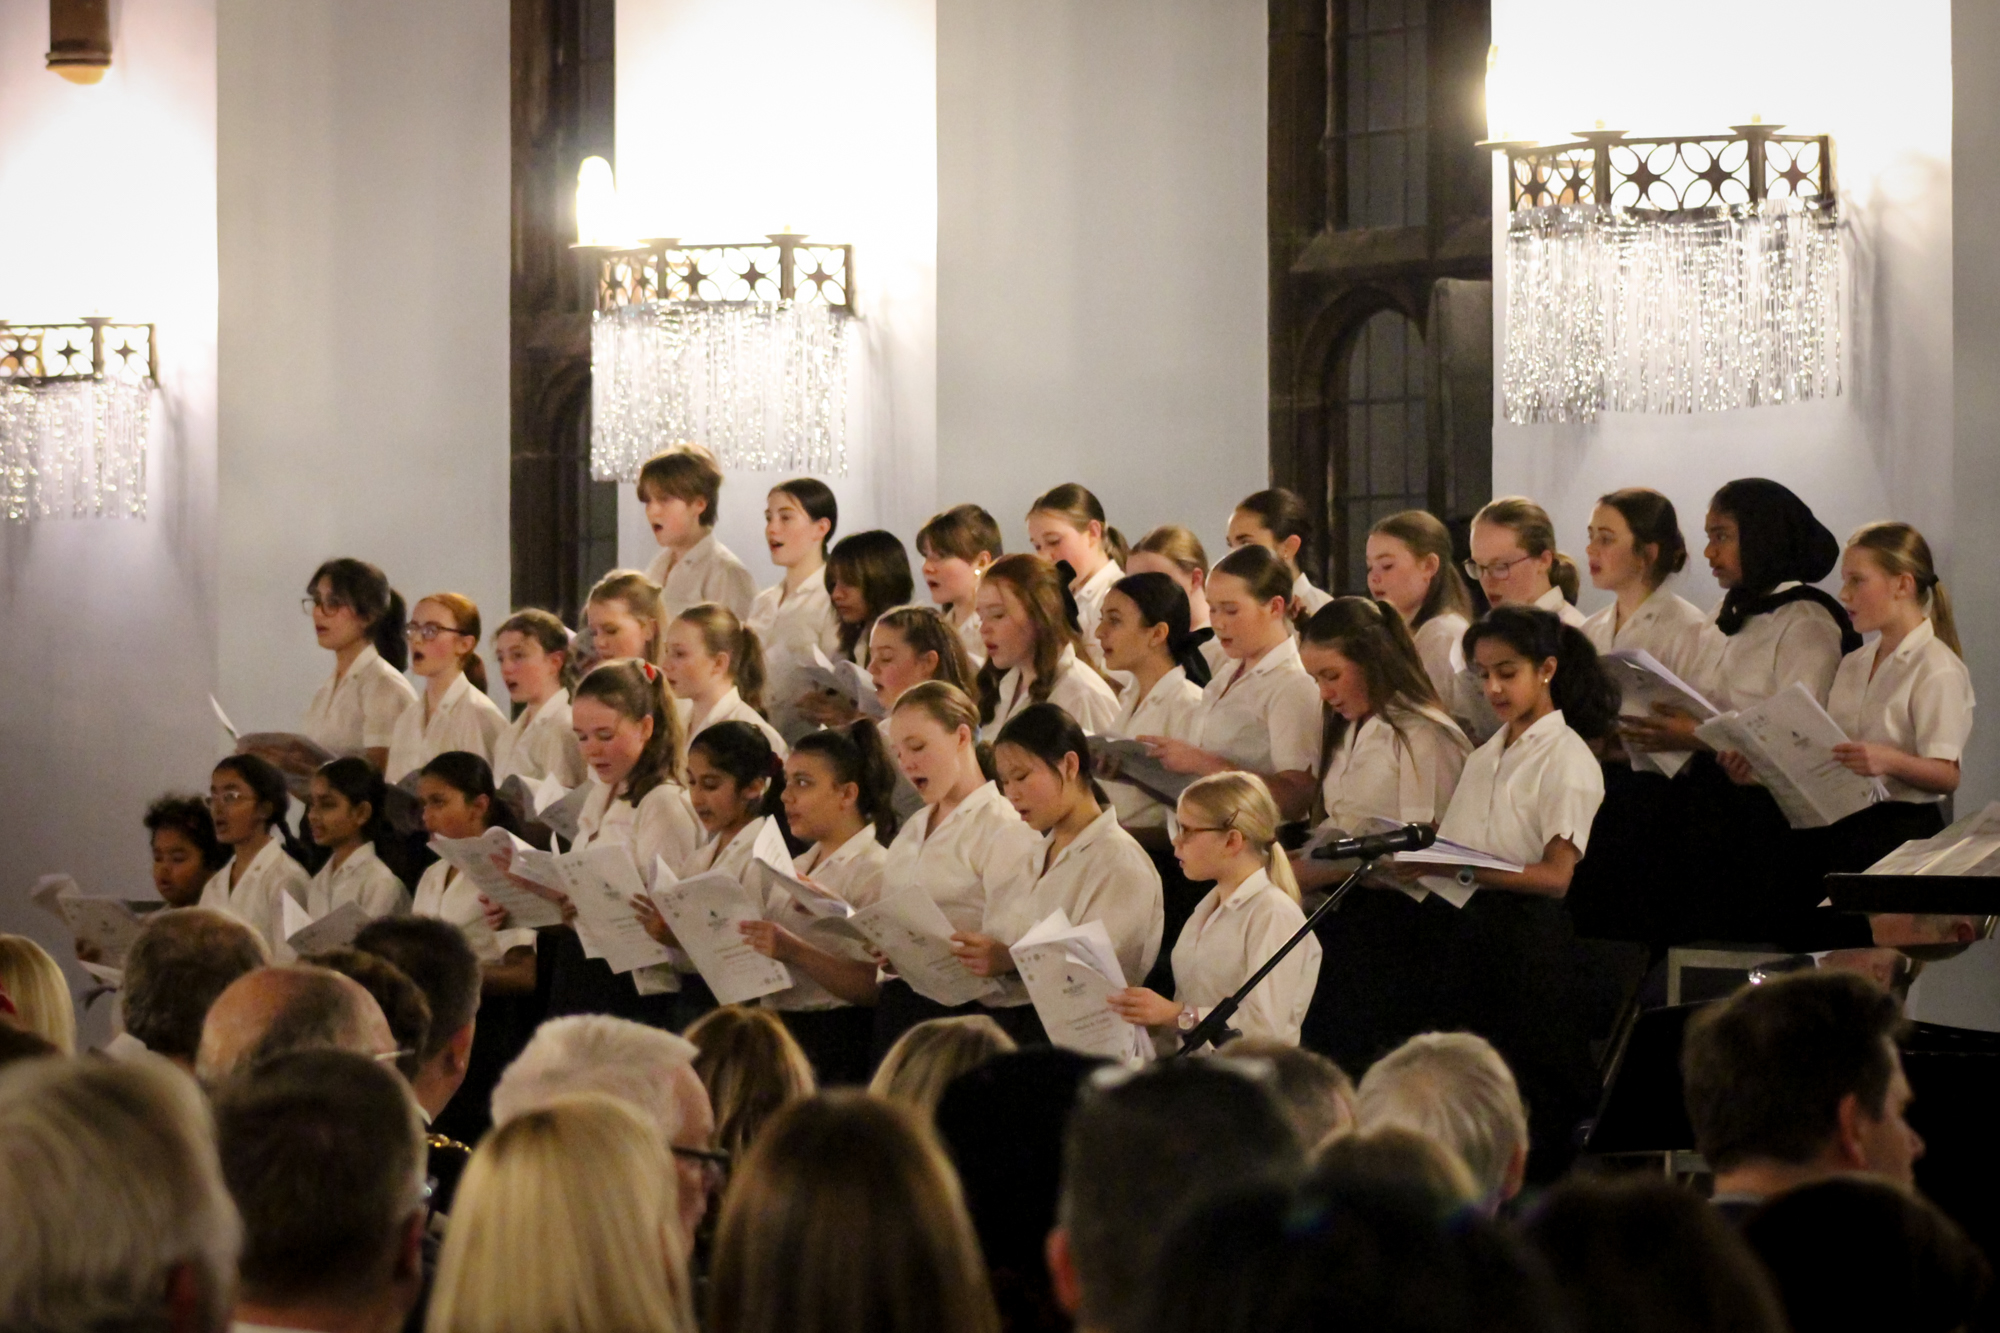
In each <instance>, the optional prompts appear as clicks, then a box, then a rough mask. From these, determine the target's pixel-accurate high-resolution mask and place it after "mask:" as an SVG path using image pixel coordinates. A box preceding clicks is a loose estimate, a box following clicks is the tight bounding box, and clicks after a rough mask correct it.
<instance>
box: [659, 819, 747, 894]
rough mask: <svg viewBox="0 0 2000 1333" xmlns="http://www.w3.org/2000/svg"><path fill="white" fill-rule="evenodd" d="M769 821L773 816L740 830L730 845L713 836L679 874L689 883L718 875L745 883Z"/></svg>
mask: <svg viewBox="0 0 2000 1333" xmlns="http://www.w3.org/2000/svg"><path fill="white" fill-rule="evenodd" d="M768 818H770V816H769V815H759V816H757V817H756V818H755V819H753V820H751V821H750V822H749V823H747V824H745V825H744V826H743V827H742V828H740V829H737V830H736V832H735V834H734V835H733V836H732V837H731V838H730V839H729V842H728V843H727V844H726V845H725V844H723V843H722V842H719V841H718V840H717V839H716V837H715V835H713V834H710V835H709V837H708V840H707V841H706V842H704V843H702V845H701V846H700V847H697V848H696V849H695V853H694V856H693V858H692V859H691V860H689V862H688V864H687V869H686V870H683V871H680V872H678V873H679V874H680V876H681V878H682V879H689V878H692V877H693V876H695V875H705V874H708V873H709V872H710V871H714V872H715V873H717V874H720V875H728V876H730V877H731V878H733V879H737V880H741V879H742V878H743V875H744V873H745V872H746V871H748V870H749V869H750V858H751V857H752V856H754V855H756V852H757V835H758V834H759V833H762V832H763V831H764V821H765V820H766V819H768ZM652 868H653V867H652V863H651V862H647V864H646V869H647V870H648V871H649V872H650V871H651V870H652ZM647 878H648V879H650V878H651V875H650V874H648V876H647Z"/></svg>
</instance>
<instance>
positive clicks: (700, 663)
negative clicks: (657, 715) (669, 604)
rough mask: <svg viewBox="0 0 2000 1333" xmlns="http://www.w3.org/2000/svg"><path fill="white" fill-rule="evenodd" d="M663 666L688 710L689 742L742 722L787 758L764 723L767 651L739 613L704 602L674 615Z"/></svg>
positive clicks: (780, 739) (773, 731) (773, 730)
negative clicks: (710, 730)
mask: <svg viewBox="0 0 2000 1333" xmlns="http://www.w3.org/2000/svg"><path fill="white" fill-rule="evenodd" d="M661 666H662V667H663V669H664V670H665V671H666V673H667V684H669V685H671V686H672V687H673V691H674V695H675V697H676V698H678V699H680V700H681V702H682V703H684V704H686V705H687V716H686V721H687V734H688V735H689V737H691V738H692V737H695V736H699V735H700V734H701V733H702V732H703V731H706V730H707V729H708V728H710V727H712V726H715V725H716V724H717V723H719V722H743V723H747V724H749V725H750V726H753V727H755V728H757V729H758V730H759V731H761V732H763V733H764V735H765V737H766V738H768V740H769V741H770V743H771V746H772V748H773V749H774V750H776V751H777V753H778V755H779V757H780V758H782V757H783V756H784V753H785V738H784V737H783V736H780V735H779V734H778V729H777V728H776V727H773V726H772V725H771V724H770V723H769V722H767V721H765V720H764V713H763V708H764V646H763V644H761V643H759V642H758V640H757V631H756V630H754V629H751V628H750V627H749V626H747V625H745V624H744V623H743V622H742V621H740V620H738V619H737V618H736V613H735V612H733V611H731V610H730V609H729V608H728V607H726V606H718V605H716V604H715V603H714V602H702V603H700V604H698V605H695V606H691V607H689V608H687V609H686V610H685V611H682V612H681V613H680V614H679V615H677V616H675V617H674V619H673V622H672V623H671V624H669V625H668V626H667V651H666V656H665V660H664V661H663V662H662V663H661Z"/></svg>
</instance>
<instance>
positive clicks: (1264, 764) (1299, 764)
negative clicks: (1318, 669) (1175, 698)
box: [1195, 638, 1320, 774]
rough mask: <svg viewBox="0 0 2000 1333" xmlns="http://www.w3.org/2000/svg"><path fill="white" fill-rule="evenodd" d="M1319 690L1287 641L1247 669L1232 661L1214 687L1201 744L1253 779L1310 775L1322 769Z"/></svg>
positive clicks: (1200, 729) (1205, 707)
mask: <svg viewBox="0 0 2000 1333" xmlns="http://www.w3.org/2000/svg"><path fill="white" fill-rule="evenodd" d="M1319 708H1320V704H1319V686H1318V685H1316V684H1314V683H1313V678H1312V677H1311V676H1309V675H1307V674H1306V669H1305V667H1304V666H1303V665H1302V664H1301V663H1300V662H1299V644H1298V640H1296V639H1293V638H1286V639H1284V640H1283V641H1281V642H1280V643H1279V644H1278V646H1277V647H1275V648H1273V649H1271V650H1270V651H1269V652H1267V653H1265V654H1264V655H1263V656H1262V657H1260V658H1259V659H1257V664H1256V665H1255V666H1252V667H1250V668H1249V669H1248V670H1245V669H1244V666H1243V661H1242V659H1241V658H1236V659H1232V660H1231V661H1230V662H1229V664H1228V665H1227V666H1225V667H1224V668H1223V669H1222V670H1221V671H1219V672H1217V673H1216V676H1215V679H1214V680H1211V681H1210V682H1208V688H1207V689H1205V690H1203V691H1202V694H1201V714H1200V716H1199V717H1198V718H1197V719H1196V721H1195V744H1196V745H1197V746H1199V747H1200V748H1201V749H1204V750H1207V751H1208V752H1209V753H1211V754H1219V755H1221V756H1222V757H1223V758H1224V759H1227V760H1228V761H1229V762H1230V763H1232V764H1234V765H1236V766H1237V767H1238V768H1241V769H1246V770H1248V771H1249V772H1252V773H1263V774H1270V773H1310V772H1311V771H1312V770H1313V769H1314V768H1315V767H1316V766H1317V765H1318V763H1319V741H1320V712H1319Z"/></svg>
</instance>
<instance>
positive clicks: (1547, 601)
mask: <svg viewBox="0 0 2000 1333" xmlns="http://www.w3.org/2000/svg"><path fill="white" fill-rule="evenodd" d="M1535 605H1536V606H1538V607H1540V608H1541V609H1542V610H1544V611H1553V612H1555V613H1556V614H1557V615H1561V614H1562V609H1563V608H1564V607H1565V606H1568V605H1569V598H1567V597H1565V596H1563V590H1562V589H1561V588H1557V587H1554V586H1551V587H1550V588H1549V590H1548V591H1547V592H1545V593H1543V594H1542V595H1541V596H1540V597H1537V598H1536V599H1535Z"/></svg>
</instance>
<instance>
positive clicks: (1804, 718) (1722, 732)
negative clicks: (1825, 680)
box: [1695, 681, 1887, 828]
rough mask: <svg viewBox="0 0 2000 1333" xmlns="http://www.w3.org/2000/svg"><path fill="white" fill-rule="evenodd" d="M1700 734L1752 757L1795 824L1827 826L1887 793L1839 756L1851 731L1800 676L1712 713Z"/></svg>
mask: <svg viewBox="0 0 2000 1333" xmlns="http://www.w3.org/2000/svg"><path fill="white" fill-rule="evenodd" d="M1695 735H1697V736H1699V737H1700V738H1701V739H1702V740H1703V741H1705V742H1706V743H1707V744H1709V745H1711V746H1713V747H1714V748H1715V749H1717V750H1730V751H1734V752H1736V753H1738V754H1740V755H1742V756H1743V757H1744V758H1745V759H1746V760H1748V761H1749V763H1750V767H1751V769H1752V770H1753V771H1754V772H1755V773H1756V775H1757V780H1758V781H1759V782H1761V783H1762V784H1763V785H1764V787H1765V788H1766V789H1767V790H1768V791H1769V792H1770V793H1771V796H1772V799H1774V800H1775V801H1777V803H1778V809H1780V810H1781V811H1783V812H1784V815H1785V821H1786V822H1787V823H1789V824H1790V825H1791V826H1792V827H1793V828H1824V827H1826V826H1827V825H1828V824H1832V823H1836V822H1838V821H1839V820H1842V819H1845V818H1846V817H1847V816H1849V815H1851V814H1854V813H1856V812H1857V811H1860V810H1865V809H1867V808H1868V807H1869V806H1870V805H1872V804H1874V803H1875V802H1876V801H1879V800H1882V799H1884V797H1885V796H1886V795H1887V793H1886V792H1885V791H1884V790H1883V787H1882V784H1881V783H1880V782H1878V781H1876V780H1875V779H1873V778H1865V777H1862V776H1861V775H1860V774H1859V773H1856V772H1854V771H1852V770H1851V769H1849V768H1848V767H1847V766H1846V765H1845V764H1843V763H1841V762H1840V760H1839V759H1838V758H1836V757H1835V756H1834V753H1833V747H1834V746H1836V745H1839V744H1841V743H1842V742H1844V741H1845V740H1846V739H1847V734H1846V733H1845V732H1843V731H1842V730H1841V729H1840V725H1839V724H1838V723H1837V722H1835V721H1834V720H1833V719H1832V718H1831V717H1828V716H1827V712H1826V710H1825V709H1824V708H1822V707H1820V705H1819V701H1818V700H1817V699H1814V698H1813V697H1812V694H1811V693H1810V692H1809V691H1808V690H1807V689H1806V687H1805V686H1804V685H1802V684H1800V683H1798V682H1797V681H1794V682H1792V684H1790V685H1788V686H1786V687H1785V688H1784V689H1782V690H1780V691H1778V692H1777V693H1776V694H1774V695H1772V696H1771V697H1770V698H1768V699H1766V700H1764V702H1762V703H1760V704H1757V705H1755V706H1754V707H1751V708H1745V709H1742V710H1740V711H1737V712H1734V713H1722V714H1719V715H1718V716H1716V717H1713V718H1710V719H1709V720H1708V721H1706V722H1704V723H1702V724H1701V726H1699V727H1697V728H1696V729H1695Z"/></svg>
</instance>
